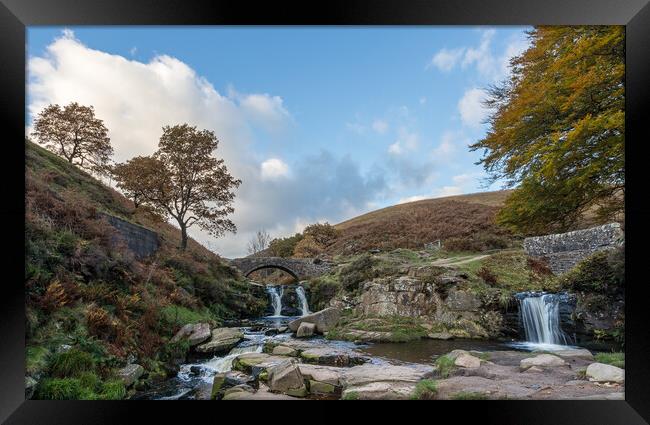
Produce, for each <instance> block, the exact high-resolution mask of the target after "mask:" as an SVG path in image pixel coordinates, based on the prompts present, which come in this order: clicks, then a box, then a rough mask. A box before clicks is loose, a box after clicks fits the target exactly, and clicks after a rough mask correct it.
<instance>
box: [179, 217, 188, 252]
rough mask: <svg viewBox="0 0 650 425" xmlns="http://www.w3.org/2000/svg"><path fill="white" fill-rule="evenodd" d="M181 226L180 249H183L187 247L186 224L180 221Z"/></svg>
mask: <svg viewBox="0 0 650 425" xmlns="http://www.w3.org/2000/svg"><path fill="white" fill-rule="evenodd" d="M180 226H181V251H185V249H186V248H187V226H185V224H184V223H180Z"/></svg>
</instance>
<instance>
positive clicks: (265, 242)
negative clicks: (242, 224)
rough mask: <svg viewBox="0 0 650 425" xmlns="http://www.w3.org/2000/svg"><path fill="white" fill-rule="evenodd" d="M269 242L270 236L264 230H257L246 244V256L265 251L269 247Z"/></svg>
mask: <svg viewBox="0 0 650 425" xmlns="http://www.w3.org/2000/svg"><path fill="white" fill-rule="evenodd" d="M269 242H271V235H269V234H268V233H267V232H266V230H264V229H262V230H258V231H257V232H255V236H253V237H252V238H251V240H250V241H249V242H248V248H247V249H248V254H250V255H253V254H257V253H258V252H260V251H263V250H265V249H266V247H268V246H269Z"/></svg>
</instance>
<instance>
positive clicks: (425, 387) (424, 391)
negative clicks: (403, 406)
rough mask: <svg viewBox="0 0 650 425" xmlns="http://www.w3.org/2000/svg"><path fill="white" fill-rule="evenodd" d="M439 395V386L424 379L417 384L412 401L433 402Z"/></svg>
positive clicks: (432, 381) (431, 380)
mask: <svg viewBox="0 0 650 425" xmlns="http://www.w3.org/2000/svg"><path fill="white" fill-rule="evenodd" d="M437 393H438V385H437V383H436V381H434V380H433V379H423V380H422V381H420V382H418V383H417V384H415V389H414V390H413V394H411V397H410V398H411V400H433V399H435V397H436V394H437Z"/></svg>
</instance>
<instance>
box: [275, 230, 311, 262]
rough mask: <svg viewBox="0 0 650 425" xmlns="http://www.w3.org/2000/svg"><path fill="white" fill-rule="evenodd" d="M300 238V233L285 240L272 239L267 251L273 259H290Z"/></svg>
mask: <svg viewBox="0 0 650 425" xmlns="http://www.w3.org/2000/svg"><path fill="white" fill-rule="evenodd" d="M302 238H303V236H302V233H296V234H295V235H293V236H289V237H286V238H276V239H273V240H272V241H271V243H269V251H271V254H272V255H273V256H275V257H291V256H292V255H293V251H294V249H295V247H296V245H297V244H298V242H300V241H301V240H302Z"/></svg>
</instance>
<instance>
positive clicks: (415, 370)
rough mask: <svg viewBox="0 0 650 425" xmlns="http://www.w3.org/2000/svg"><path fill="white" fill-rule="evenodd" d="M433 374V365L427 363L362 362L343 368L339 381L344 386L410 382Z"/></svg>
mask: <svg viewBox="0 0 650 425" xmlns="http://www.w3.org/2000/svg"><path fill="white" fill-rule="evenodd" d="M433 374H434V368H433V366H427V365H412V366H411V365H409V366H396V365H376V364H364V365H361V366H354V367H351V368H348V369H343V373H342V376H341V383H342V384H343V386H344V387H351V386H360V385H365V384H369V383H372V382H379V381H386V382H411V383H416V382H418V381H420V380H422V379H426V378H430V377H432V376H433Z"/></svg>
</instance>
